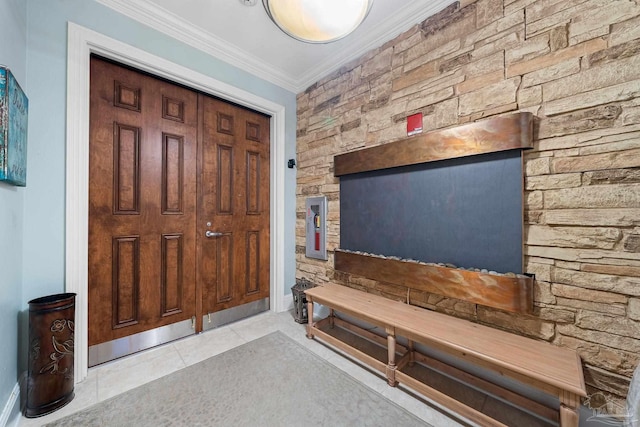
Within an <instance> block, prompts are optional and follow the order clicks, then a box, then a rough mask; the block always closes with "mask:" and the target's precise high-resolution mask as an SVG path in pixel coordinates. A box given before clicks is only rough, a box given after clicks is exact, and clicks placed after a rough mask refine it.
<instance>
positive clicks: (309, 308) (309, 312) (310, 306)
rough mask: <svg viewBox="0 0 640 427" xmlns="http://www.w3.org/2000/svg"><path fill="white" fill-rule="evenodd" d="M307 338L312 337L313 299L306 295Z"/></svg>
mask: <svg viewBox="0 0 640 427" xmlns="http://www.w3.org/2000/svg"><path fill="white" fill-rule="evenodd" d="M307 319H308V320H307V338H309V339H313V301H312V300H311V298H310V297H307Z"/></svg>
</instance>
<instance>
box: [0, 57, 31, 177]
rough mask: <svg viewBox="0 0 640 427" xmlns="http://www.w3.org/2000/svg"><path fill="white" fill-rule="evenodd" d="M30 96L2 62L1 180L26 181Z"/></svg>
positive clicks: (0, 78)
mask: <svg viewBox="0 0 640 427" xmlns="http://www.w3.org/2000/svg"><path fill="white" fill-rule="evenodd" d="M28 110H29V100H28V99H27V96H26V95H25V94H24V92H23V91H22V88H20V85H19V84H18V82H17V81H16V79H15V78H14V77H13V74H11V70H9V69H8V68H7V67H2V66H0V181H5V182H8V183H10V184H13V185H18V186H20V187H24V186H26V185H27V118H28Z"/></svg>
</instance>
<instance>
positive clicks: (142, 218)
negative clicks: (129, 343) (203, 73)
mask: <svg viewBox="0 0 640 427" xmlns="http://www.w3.org/2000/svg"><path fill="white" fill-rule="evenodd" d="M90 93H91V100H90V146H89V150H90V160H89V180H90V182H89V242H88V243H89V271H88V280H89V346H90V349H91V348H92V346H95V345H98V344H101V343H107V342H111V341H114V340H118V339H121V338H123V337H129V336H131V335H134V334H139V333H142V332H145V331H151V330H156V329H157V328H161V327H164V326H167V325H171V324H174V323H176V322H184V321H191V322H192V323H193V330H192V331H193V332H200V331H202V328H203V325H202V318H203V316H206V315H207V314H208V313H215V312H219V311H221V310H225V309H229V308H233V307H238V306H241V305H245V304H247V303H251V302H255V301H258V300H263V299H265V298H268V297H269V176H270V173H269V151H270V150H269V149H270V142H269V135H270V131H269V117H266V116H264V115H263V114H260V113H257V112H255V111H250V110H247V109H245V108H242V107H239V106H237V105H233V104H230V103H228V102H225V101H221V100H219V99H216V98H213V97H211V96H208V95H205V94H202V93H199V92H197V91H194V90H192V89H189V88H185V87H183V86H180V85H176V84H173V83H171V82H167V81H164V80H161V79H159V78H156V77H153V76H149V75H146V74H143V73H141V72H138V71H135V70H131V69H129V68H126V67H123V66H121V65H118V64H114V63H112V62H109V61H106V60H103V59H101V58H97V57H92V58H91V90H90Z"/></svg>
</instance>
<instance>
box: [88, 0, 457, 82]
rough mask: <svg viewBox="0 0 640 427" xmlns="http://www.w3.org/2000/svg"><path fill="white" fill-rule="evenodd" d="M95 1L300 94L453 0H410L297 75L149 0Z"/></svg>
mask: <svg viewBox="0 0 640 427" xmlns="http://www.w3.org/2000/svg"><path fill="white" fill-rule="evenodd" d="M95 1H96V2H98V3H100V4H102V5H104V6H106V7H109V8H110V9H113V10H115V11H116V12H119V13H121V14H122V15H124V16H127V17H129V18H131V19H133V20H135V21H138V22H140V23H141V24H144V25H146V26H148V27H150V28H153V29H154V30H156V31H158V32H161V33H163V34H166V35H168V36H169V37H171V38H174V39H176V40H178V41H180V42H182V43H185V44H186V45H189V46H191V47H193V48H196V49H198V50H200V51H203V52H205V53H207V54H209V55H211V56H213V57H215V58H218V59H220V60H221V61H224V62H226V63H228V64H230V65H233V66H235V67H238V68H240V69H242V70H244V71H246V72H248V73H250V74H253V75H255V76H256V77H259V78H261V79H263V80H266V81H268V82H270V83H273V84H275V85H277V86H279V87H282V88H283V89H286V90H288V91H291V92H293V93H300V92H302V91H304V90H305V89H306V88H308V87H309V86H311V85H312V84H314V83H315V82H317V81H319V80H321V79H322V78H323V77H325V76H327V75H329V74H331V73H332V72H334V71H335V70H337V69H339V68H340V67H342V66H343V65H345V64H346V63H348V62H349V61H351V60H352V59H354V58H358V57H360V56H362V55H364V54H365V53H367V52H369V51H370V50H372V49H375V48H377V47H379V46H381V45H382V44H384V43H385V42H387V41H389V40H391V39H393V38H394V37H396V36H397V35H399V34H401V33H402V32H404V31H406V30H408V29H409V28H411V27H412V26H414V25H416V24H418V23H420V22H422V21H424V20H425V19H426V18H428V17H429V16H431V15H433V14H434V13H436V12H439V11H440V10H442V9H443V8H444V7H446V6H448V5H449V4H451V1H452V0H432V1H429V2H426V4H425V2H413V3H412V4H411V6H408V7H405V8H403V9H401V10H398V11H397V12H396V13H395V14H393V15H391V16H389V17H388V18H387V19H385V21H384V23H383V25H379V26H377V27H376V30H375V31H369V32H368V33H367V34H365V35H360V36H359V37H358V38H356V39H355V40H350V42H349V44H348V45H347V46H345V47H344V48H342V49H340V51H339V53H337V54H335V55H331V58H330V59H329V60H326V61H324V62H322V63H320V64H317V66H314V67H313V68H312V69H310V70H309V72H308V73H305V74H303V75H300V76H297V77H295V76H291V75H288V74H286V72H284V71H282V70H281V69H278V68H276V67H274V66H272V65H270V64H268V63H265V62H264V61H262V60H260V59H258V58H256V57H255V56H252V55H250V54H248V53H247V52H246V51H244V50H242V49H240V48H239V47H237V46H235V45H233V44H232V43H229V42H228V41H226V40H223V39H221V38H219V37H217V36H215V35H214V34H211V33H209V32H207V31H204V30H202V29H200V28H198V27H195V26H193V25H192V24H191V23H189V22H188V21H186V20H185V19H183V18H181V17H179V16H177V15H175V14H173V13H171V12H169V11H167V10H166V9H163V8H161V7H158V6H157V5H156V4H154V3H152V2H151V1H149V0H95ZM378 1H381V0H378Z"/></svg>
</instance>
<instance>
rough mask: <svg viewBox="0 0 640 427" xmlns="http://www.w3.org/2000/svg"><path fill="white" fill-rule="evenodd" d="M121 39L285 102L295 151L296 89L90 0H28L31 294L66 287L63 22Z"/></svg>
mask: <svg viewBox="0 0 640 427" xmlns="http://www.w3.org/2000/svg"><path fill="white" fill-rule="evenodd" d="M68 21H72V22H74V23H76V24H79V25H81V26H83V27H86V28H89V29H91V30H94V31H97V32H99V33H102V34H104V35H107V36H109V37H111V38H114V39H117V40H120V41H122V42H124V43H127V44H130V45H132V46H134V47H137V48H139V49H142V50H145V51H147V52H150V53H152V54H154V55H157V56H159V57H163V58H166V59H168V60H170V61H172V62H175V63H177V64H180V65H182V66H185V67H188V68H191V69H193V70H195V71H198V72H200V73H202V74H206V75H209V76H211V77H214V78H216V79H217V80H220V81H222V82H225V83H228V84H231V85H233V86H236V87H239V88H242V89H244V90H246V91H248V92H252V93H254V94H256V95H259V96H261V97H263V98H265V99H268V100H270V101H273V102H276V103H278V104H281V105H284V106H285V107H286V111H287V114H286V153H285V156H286V158H290V157H294V155H295V126H296V108H295V103H296V100H295V94H293V93H291V92H289V91H287V90H284V89H282V88H280V87H278V86H276V85H273V84H270V83H268V82H266V81H263V80H260V79H259V78H257V77H255V76H253V75H250V74H248V73H246V72H243V71H241V70H239V69H237V68H235V67H233V66H230V65H229V64H227V63H224V62H221V61H219V60H216V59H215V58H212V57H211V56H209V55H207V54H205V53H203V52H201V51H199V50H196V49H193V48H190V47H188V46H186V45H184V44H182V43H180V42H178V41H176V40H174V39H171V38H169V37H167V36H165V35H163V34H161V33H158V32H156V31H154V30H152V29H150V28H148V27H146V26H143V25H141V24H139V23H137V22H135V21H133V20H131V19H128V18H126V17H124V16H122V15H120V14H118V13H116V12H115V11H113V10H111V9H109V8H107V7H104V6H102V5H100V4H99V3H96V2H94V1H88V0H29V1H28V22H29V30H28V46H27V60H28V61H27V62H28V70H27V73H28V79H29V81H30V82H32V86H31V87H30V89H31V92H32V96H31V99H30V117H29V120H30V122H31V126H30V129H29V132H30V135H31V141H30V147H29V190H30V191H29V193H28V194H27V195H26V198H25V232H24V271H23V276H24V277H23V280H24V289H23V299H24V300H25V301H28V300H29V299H30V298H35V297H39V296H43V295H47V294H51V293H56V292H61V291H63V290H64V221H65V109H66V104H65V94H66V85H65V82H66V45H67V22H68ZM285 181H286V184H285V192H286V194H287V197H286V202H285V210H286V217H287V221H286V222H287V224H288V226H287V229H286V232H285V234H284V235H283V236H280V237H281V238H282V239H284V243H285V253H286V262H285V267H286V268H285V280H286V281H287V283H294V281H295V246H294V245H295V239H294V234H295V233H294V223H295V175H294V172H292V171H289V170H287V172H286V175H285Z"/></svg>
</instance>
